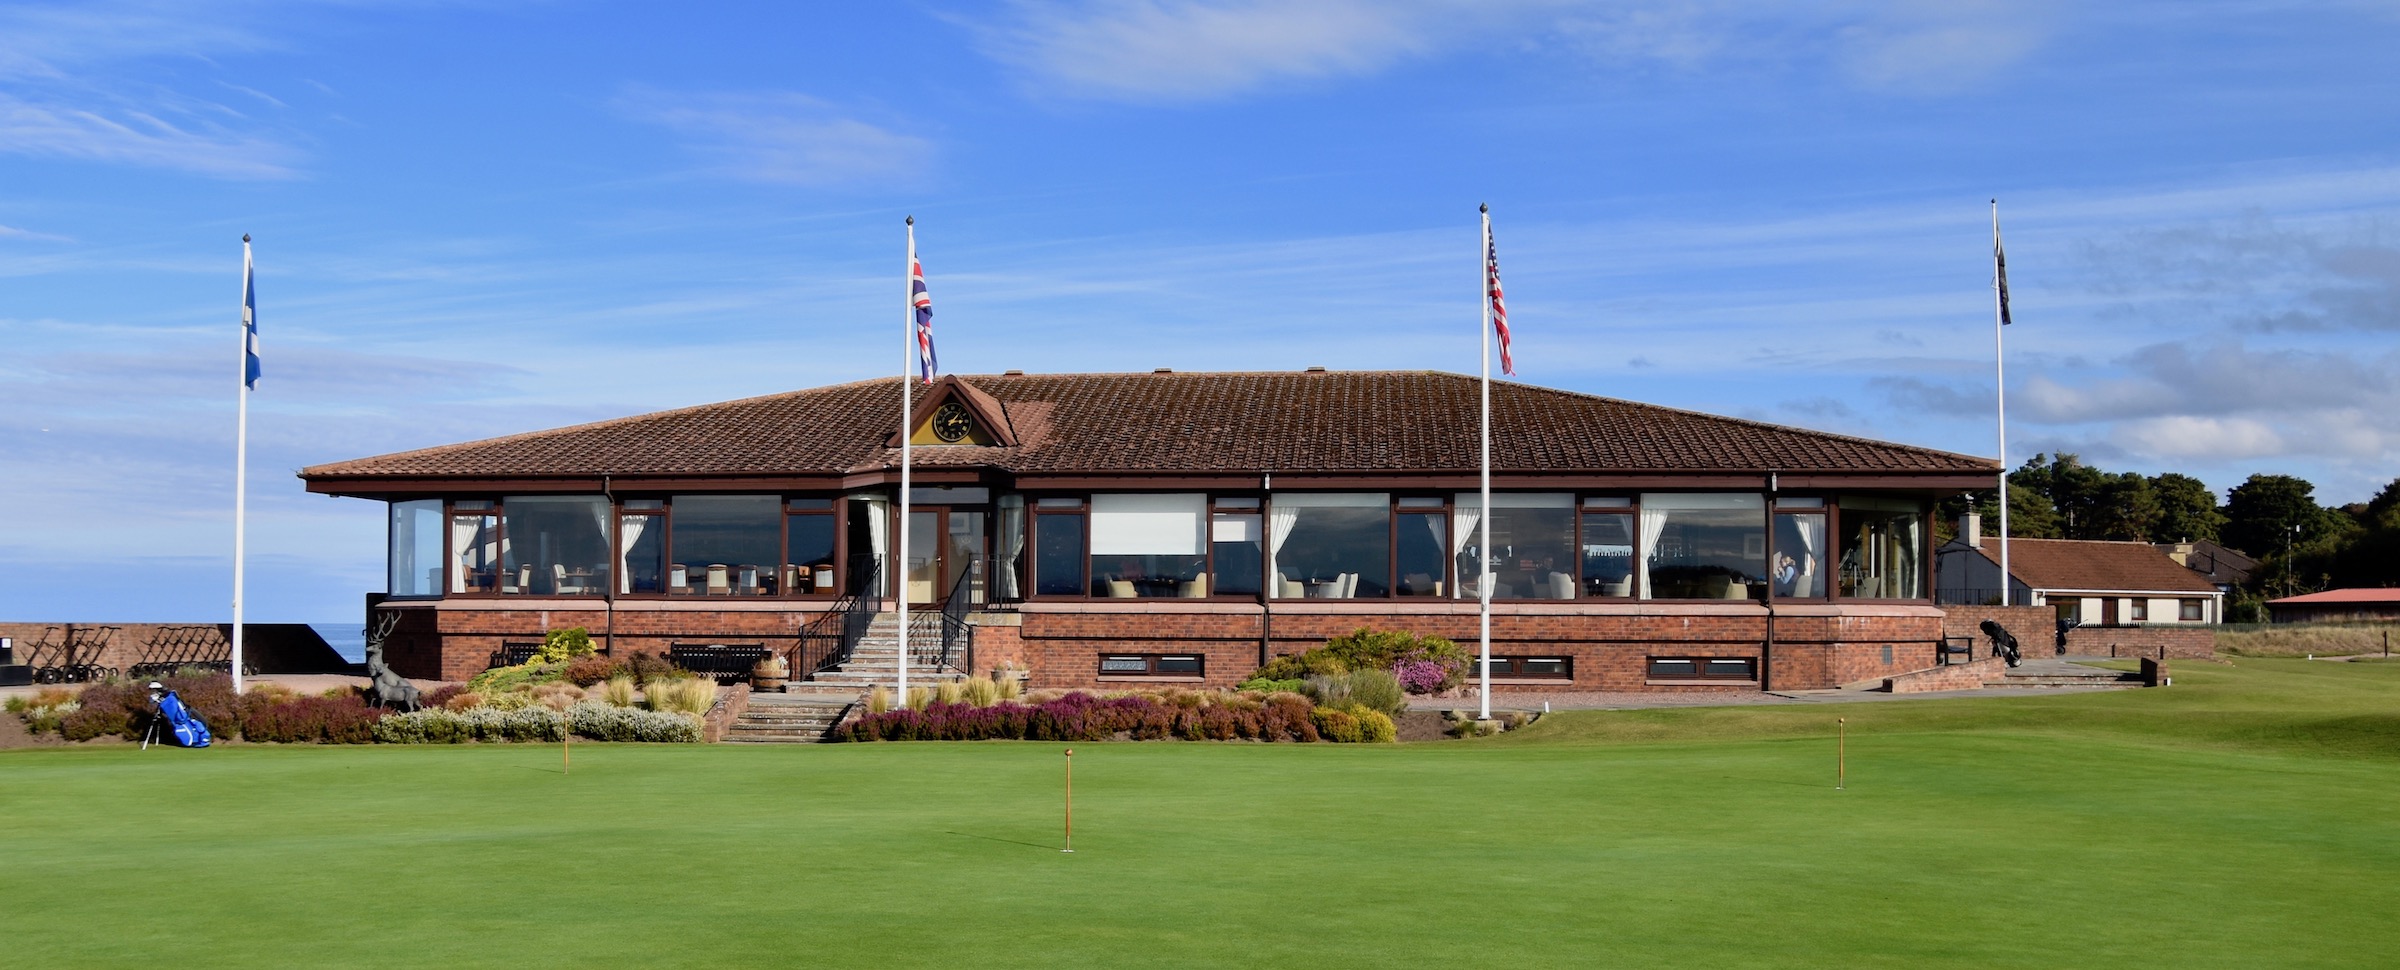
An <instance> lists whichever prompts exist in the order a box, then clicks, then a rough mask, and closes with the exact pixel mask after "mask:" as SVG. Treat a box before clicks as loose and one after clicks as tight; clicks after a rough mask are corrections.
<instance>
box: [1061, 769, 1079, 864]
mask: <svg viewBox="0 0 2400 970" xmlns="http://www.w3.org/2000/svg"><path fill="white" fill-rule="evenodd" d="M1058 851H1060V852H1073V851H1075V749H1073V748H1068V749H1067V844H1066V847H1065V848H1062V849H1059V850H1058Z"/></svg>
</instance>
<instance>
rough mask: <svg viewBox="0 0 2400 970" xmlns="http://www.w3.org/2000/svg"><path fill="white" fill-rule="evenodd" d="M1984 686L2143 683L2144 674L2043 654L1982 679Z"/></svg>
mask: <svg viewBox="0 0 2400 970" xmlns="http://www.w3.org/2000/svg"><path fill="white" fill-rule="evenodd" d="M1983 686H1985V687H2103V688H2119V687H2140V686H2142V675H2141V674H2138V673H2133V672H2129V671H2116V670H2103V669H2101V668H2099V667H2087V666H2084V665H2082V664H2079V663H2072V662H2069V661H2067V660H2063V659H2058V658H2052V657H2043V658H2040V659H2029V660H2026V661H2025V662H2024V663H2023V664H2022V665H2021V666H2018V667H2015V668H2012V669H2010V670H2009V671H2008V672H2007V673H2006V674H2005V675H2003V676H2000V677H1996V678H1990V679H1987V680H1985V681H1984V682H1983Z"/></svg>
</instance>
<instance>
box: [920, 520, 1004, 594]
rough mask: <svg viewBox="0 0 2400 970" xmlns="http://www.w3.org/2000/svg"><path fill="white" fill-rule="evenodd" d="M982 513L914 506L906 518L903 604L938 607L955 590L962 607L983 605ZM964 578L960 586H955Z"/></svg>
mask: <svg viewBox="0 0 2400 970" xmlns="http://www.w3.org/2000/svg"><path fill="white" fill-rule="evenodd" d="M988 519H989V515H988V514H987V513H986V512H984V510H982V509H964V508H954V507H950V506H940V505H937V506H932V507H922V506H920V507H917V508H912V509H910V510H909V517H908V547H909V548H908V568H907V570H906V575H907V577H908V602H909V603H910V605H912V606H913V605H919V604H922V605H926V606H939V605H942V604H943V603H944V602H946V601H947V600H948V599H949V596H950V591H951V590H953V589H956V590H958V591H959V592H960V594H961V595H964V596H966V597H967V602H969V603H972V604H976V605H981V604H982V603H983V602H984V582H985V577H984V569H983V564H984V557H985V556H986V555H987V552H986V550H985V543H986V541H987V537H986V535H985V533H986V532H987V529H986V522H987V520H988ZM962 577H963V578H965V580H966V584H965V585H964V586H961V585H959V580H960V579H961V578H962Z"/></svg>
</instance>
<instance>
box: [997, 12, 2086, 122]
mask: <svg viewBox="0 0 2400 970" xmlns="http://www.w3.org/2000/svg"><path fill="white" fill-rule="evenodd" d="M2055 14H2056V11H2055V10H2054V9H2053V5H2052V4H2051V3H2048V2H2043V0H2025V2H2015V3H2001V2H1996V0H1965V2H1938V3H1934V2H1921V0H1851V2H1839V3H1830V4H1828V3H1810V2H1782V0H1768V2H1759V0H1742V2H1736V0H1634V2H1598V0H1382V2H1373V0H1316V2H1309V3H1293V2H1274V0H1018V2H1015V3H1012V4H1011V5H1010V6H1009V13H1008V14H1006V15H1003V16H1000V17H995V18H990V19H985V20H978V21H970V26H971V28H972V29H973V30H974V32H975V33H976V36H977V38H978V40H979V42H980V45H981V47H982V48H983V50H984V51H985V52H986V53H987V54H988V55H990V56H992V57H993V58H995V59H997V60H999V61H1001V62H1002V63H1005V64H1008V65H1010V66H1012V67H1015V68H1017V69H1019V70H1021V71H1023V72H1025V73H1026V74H1027V75H1029V76H1030V77H1031V78H1032V79H1034V80H1035V81H1036V82H1037V85H1038V86H1039V87H1040V88H1042V89H1043V90H1046V91H1052V92H1056V93H1061V94H1067V95H1072V96H1082V97H1095V98H1103V99H1113V100H1126V101H1168V102H1173V101H1197V100H1206V99H1213V98H1221V97H1226V96H1232V95H1240V94H1249V93H1254V92H1257V91H1261V90H1267V89H1272V88H1275V87H1278V86H1282V85H1289V84H1293V83H1301V82H1310V81H1322V80H1328V79H1338V78H1348V77H1359V76H1366V75H1372V74H1375V73H1379V72H1381V71H1384V70H1387V69H1389V68H1392V67H1394V66H1397V65H1400V64H1403V63H1407V62H1410V61H1415V60H1423V59H1427V58H1432V57H1436V56H1443V55H1449V54H1454V53H1458V52H1462V51H1466V50H1469V49H1472V48H1484V49H1494V48H1504V49H1508V50H1512V51H1518V52H1523V51H1527V50H1540V49H1544V48H1548V49H1551V50H1553V51H1555V52H1561V53H1564V54H1566V55H1568V56H1570V57H1572V58H1575V59H1579V60H1582V61H1584V62H1587V63H1588V64H1590V65H1592V66H1594V67H1597V68H1598V69H1600V70H1601V71H1603V72H1616V71H1624V70H1628V69H1639V68H1643V67H1646V66H1649V65H1660V66H1664V67H1666V68H1669V69H1671V70H1678V71H1699V70H1704V69H1710V68H1717V67H1723V66H1740V67H1750V66H1756V65H1768V66H1772V67H1774V68H1776V69H1778V70H1799V71H1816V72H1821V73H1830V74H1831V75H1833V76H1836V77H1838V78H1840V79H1843V80H1845V81H1847V82H1849V83H1852V84H1855V85H1858V86H1861V87H1865V88H1870V89H1876V90H1882V91H1887V92H1895V93H1907V94H1916V95H1924V94H1940V93H1948V92H1951V91H1955V90H1958V89H1961V88H1964V87H1966V86H1968V85H1971V84H1973V83H1974V82H1977V81H1980V80H1982V79H1984V78H1987V77H1989V76H1990V75H1991V74H1993V73H1994V72H1996V71H1998V70H2000V69H2001V68H2004V67H2007V66H2008V65H2010V64H2012V63H2015V62H2017V61H2019V60H2021V59H2023V58H2024V57H2026V56H2028V55H2030V54H2032V53H2033V52H2034V51H2035V50H2036V49H2038V48H2039V47H2040V45H2041V44H2042V42H2043V41H2044V40H2046V39H2047V38H2048V37H2049V35H2050V34H2051V33H2052V30H2053V22H2054V21H2055V20H2056V19H2057V18H2056V16H2055Z"/></svg>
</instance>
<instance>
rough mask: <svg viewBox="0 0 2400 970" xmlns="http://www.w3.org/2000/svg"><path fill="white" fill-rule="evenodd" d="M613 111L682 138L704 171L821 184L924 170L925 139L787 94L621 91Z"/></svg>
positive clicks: (929, 157) (899, 178) (898, 178)
mask: <svg viewBox="0 0 2400 970" xmlns="http://www.w3.org/2000/svg"><path fill="white" fill-rule="evenodd" d="M616 108H617V109H618V110H619V111H620V112H622V113H623V114H624V115H625V116H627V117H630V118H632V119H634V120H637V121H642V122H646V123H650V124H655V125H660V126H663V127H665V128H668V129H670V130H672V131H675V132H676V133H678V134H680V135H682V136H684V139H685V142H684V144H685V147H686V148H688V149H689V150H690V151H691V152H692V153H694V154H696V155H698V156H700V157H701V158H703V159H706V160H707V162H706V169H707V171H708V172H709V173H710V174H714V175H720V176H725V177H730V178H738V179H743V180H747V181H753V182H770V183H781V184H788V185H807V186H826V185H837V184H845V183H851V184H854V183H860V182H892V183H905V182H908V181H912V180H914V179H917V178H920V177H922V176H924V175H925V174H926V173H927V172H928V171H930V170H931V167H932V161H933V156H934V146H933V143H932V142H931V141H929V140H927V139H925V138H923V137H920V136H918V135H913V134H907V133H904V132H901V131H899V130H896V129H895V128H894V127H889V126H885V125H877V124H873V123H870V122H866V121H861V120H859V119H858V118H856V117H852V116H851V115H850V113H849V112H845V111H843V110H841V109H840V108H838V107H836V106H835V105H833V104H831V103H829V102H827V101H824V100H822V99H819V98H814V97H810V96H808V95H805V94H798V93H793V92H760V93H709V94H678V93H671V92H667V91H662V90H658V89H655V88H649V87H632V88H628V89H627V90H626V91H625V92H624V94H622V95H620V96H619V97H618V98H617V100H616Z"/></svg>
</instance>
